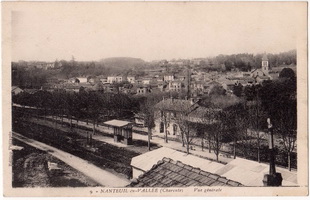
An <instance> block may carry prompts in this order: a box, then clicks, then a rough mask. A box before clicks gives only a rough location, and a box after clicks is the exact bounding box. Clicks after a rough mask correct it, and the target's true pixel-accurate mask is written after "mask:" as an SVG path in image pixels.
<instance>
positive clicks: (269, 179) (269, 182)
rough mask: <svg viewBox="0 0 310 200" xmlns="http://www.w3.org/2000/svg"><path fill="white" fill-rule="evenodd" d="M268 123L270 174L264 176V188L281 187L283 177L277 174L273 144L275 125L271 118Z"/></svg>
mask: <svg viewBox="0 0 310 200" xmlns="http://www.w3.org/2000/svg"><path fill="white" fill-rule="evenodd" d="M267 123H268V135H269V138H268V143H269V174H265V175H264V179H263V183H264V186H281V185H282V180H283V179H282V175H281V173H277V172H276V165H275V152H274V142H273V125H272V123H271V120H270V118H268V119H267Z"/></svg>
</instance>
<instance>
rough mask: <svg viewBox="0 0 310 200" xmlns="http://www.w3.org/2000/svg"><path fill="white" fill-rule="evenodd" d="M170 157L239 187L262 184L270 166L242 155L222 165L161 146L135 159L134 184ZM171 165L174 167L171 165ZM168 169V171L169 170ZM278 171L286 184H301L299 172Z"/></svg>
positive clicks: (133, 166)
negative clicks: (298, 181) (298, 177)
mask: <svg viewBox="0 0 310 200" xmlns="http://www.w3.org/2000/svg"><path fill="white" fill-rule="evenodd" d="M169 159H171V160H173V161H172V163H174V164H177V163H178V162H180V163H181V165H182V164H183V165H188V166H189V167H187V168H196V169H198V170H202V171H204V172H205V173H210V174H213V175H214V176H213V177H214V180H218V179H219V178H221V180H223V181H224V179H225V180H227V183H228V181H232V182H230V183H231V184H234V186H238V185H239V184H240V185H243V186H263V178H264V174H268V172H269V165H268V164H265V163H258V162H255V161H250V160H246V159H242V158H236V159H233V160H232V161H230V162H229V163H227V164H222V163H218V162H214V161H210V160H207V159H204V158H200V157H197V156H194V155H190V154H189V155H187V154H186V153H183V152H180V151H177V150H173V149H170V148H166V147H162V148H159V149H156V150H153V151H150V152H147V153H145V154H142V155H139V156H136V157H134V158H132V161H131V167H132V175H133V179H135V182H136V183H133V185H135V184H136V185H138V184H139V182H140V185H141V181H142V182H143V180H144V179H145V175H147V174H151V172H150V171H152V170H155V169H157V168H158V164H161V163H162V162H165V161H166V162H169ZM158 162H159V163H158ZM177 165H178V164H177ZM170 167H173V166H172V165H170ZM160 168H161V167H160ZM164 168H165V167H164ZM165 170H166V171H167V169H165ZM170 171H171V170H170ZM277 172H280V173H281V174H282V178H283V181H282V185H283V186H297V185H298V183H297V172H296V171H289V170H287V169H284V168H280V167H277ZM198 174H199V173H198ZM215 176H216V177H215ZM194 181H195V180H194ZM153 182H154V180H153ZM224 182H225V181H224ZM179 183H180V182H178V183H176V185H172V186H178V184H179ZM193 184H195V183H193ZM214 184H215V183H214ZM216 184H219V185H221V184H223V185H224V184H226V182H225V183H223V182H222V183H218V182H217V183H216ZM206 185H208V184H206ZM228 185H229V184H228Z"/></svg>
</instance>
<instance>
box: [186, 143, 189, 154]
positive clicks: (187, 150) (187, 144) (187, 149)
mask: <svg viewBox="0 0 310 200" xmlns="http://www.w3.org/2000/svg"><path fill="white" fill-rule="evenodd" d="M186 153H187V155H188V154H189V143H188V142H186Z"/></svg>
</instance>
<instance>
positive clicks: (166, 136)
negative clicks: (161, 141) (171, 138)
mask: <svg viewBox="0 0 310 200" xmlns="http://www.w3.org/2000/svg"><path fill="white" fill-rule="evenodd" d="M165 142H166V143H168V133H167V126H166V125H165Z"/></svg>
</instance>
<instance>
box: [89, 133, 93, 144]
mask: <svg viewBox="0 0 310 200" xmlns="http://www.w3.org/2000/svg"><path fill="white" fill-rule="evenodd" d="M89 143H90V146H91V147H92V146H93V136H92V134H90V136H89Z"/></svg>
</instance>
